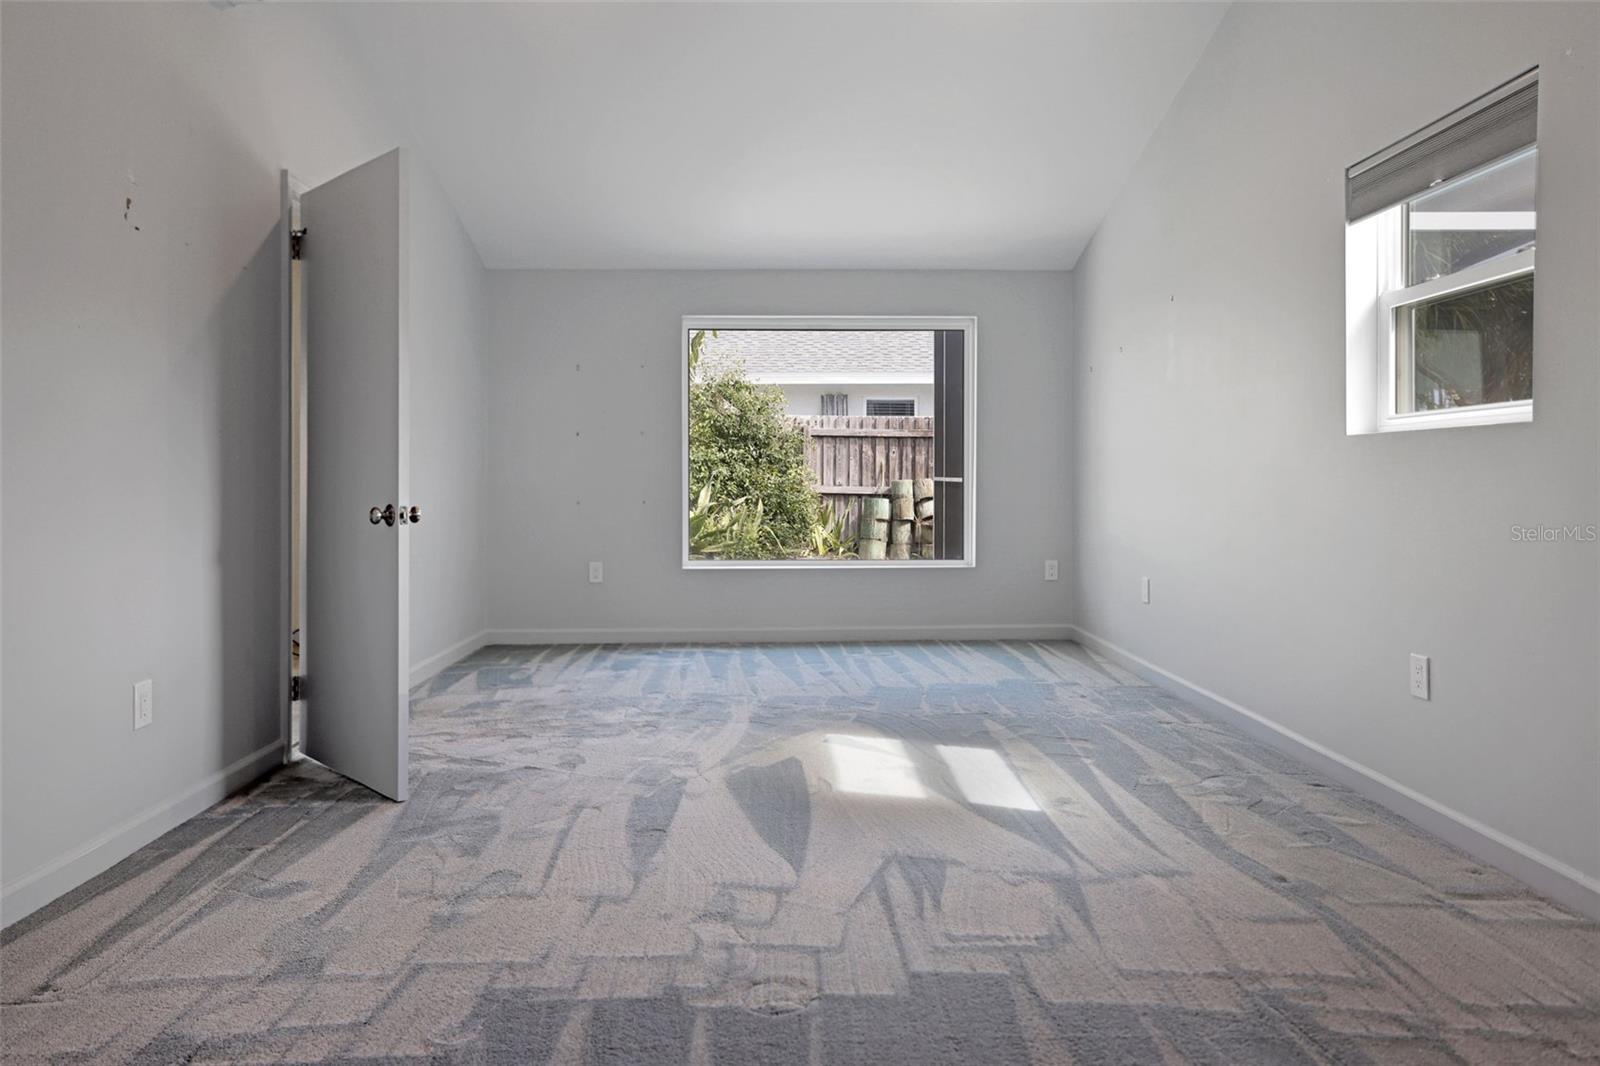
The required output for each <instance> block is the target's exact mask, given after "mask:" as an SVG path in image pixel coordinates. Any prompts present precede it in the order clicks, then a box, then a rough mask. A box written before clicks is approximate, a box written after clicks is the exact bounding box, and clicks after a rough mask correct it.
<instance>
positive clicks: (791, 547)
mask: <svg viewBox="0 0 1600 1066" xmlns="http://www.w3.org/2000/svg"><path fill="white" fill-rule="evenodd" d="M691 352H692V353H693V354H694V355H695V356H698V354H699V345H698V344H695V345H693V346H692V348H691ZM696 362H697V360H696ZM691 365H692V366H693V367H694V372H693V373H692V375H691V380H690V383H689V497H690V505H691V507H696V508H699V509H702V510H703V512H704V513H705V515H706V516H707V521H709V515H710V514H711V513H712V512H714V511H715V510H717V509H719V508H720V509H725V510H727V511H729V512H742V513H741V514H740V515H739V516H738V518H737V520H734V519H730V524H729V529H727V530H723V531H722V532H723V533H729V532H732V531H738V535H736V536H731V537H722V538H720V540H719V544H720V550H718V551H717V552H716V553H715V554H718V555H721V556H722V557H723V558H729V559H775V558H786V557H789V556H793V555H798V554H802V553H804V552H805V551H807V550H808V548H809V545H810V542H811V534H812V528H813V527H814V526H815V525H816V524H817V522H818V517H819V516H818V500H817V496H816V493H815V491H814V490H813V489H812V486H811V470H810V468H809V467H807V466H806V437H805V431H804V430H802V429H800V428H799V427H797V426H795V425H794V424H793V423H792V422H790V421H789V417H788V413H787V411H786V410H785V406H784V399H783V393H782V391H781V390H779V389H776V388H773V387H771V386H764V385H757V384H756V383H755V382H753V381H750V380H749V379H748V378H746V377H745V376H744V374H743V373H741V372H739V371H728V372H723V373H718V374H709V375H702V374H700V373H699V368H698V366H697V365H694V364H691ZM707 490H709V494H708V493H707ZM702 496H704V500H703V501H702ZM702 504H703V506H702ZM750 509H753V514H754V515H755V520H754V521H753V522H752V521H751V519H750V515H751V513H752V512H751V510H750ZM690 549H691V551H693V550H694V545H693V537H692V536H691V543H690ZM697 554H702V553H697ZM703 554H711V553H703Z"/></svg>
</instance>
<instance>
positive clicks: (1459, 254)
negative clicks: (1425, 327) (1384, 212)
mask: <svg viewBox="0 0 1600 1066" xmlns="http://www.w3.org/2000/svg"><path fill="white" fill-rule="evenodd" d="M1537 171H1538V153H1537V151H1536V150H1534V149H1531V148H1530V149H1528V150H1527V151H1525V152H1520V153H1518V154H1517V155H1514V156H1510V157H1508V158H1506V159H1503V160H1501V161H1500V162H1498V163H1495V164H1493V165H1491V166H1488V167H1485V168H1484V169H1482V170H1479V171H1475V172H1474V173H1472V174H1468V175H1465V176H1464V177H1460V178H1457V179H1455V180H1454V181H1451V182H1448V183H1446V184H1444V185H1441V186H1439V187H1438V188H1436V189H1430V190H1429V191H1428V192H1426V193H1423V194H1422V195H1421V196H1419V197H1417V198H1416V199H1414V200H1412V201H1411V202H1410V204H1409V205H1408V208H1409V210H1408V211H1407V212H1406V230H1407V237H1408V241H1407V249H1406V252H1407V255H1406V260H1407V269H1406V274H1407V276H1408V279H1409V280H1408V281H1407V284H1410V285H1415V284H1417V283H1419V282H1423V281H1427V280H1429V279H1430V278H1437V277H1441V276H1442V275H1445V274H1453V273H1455V272H1456V271H1458V270H1461V269H1462V268H1464V267H1469V266H1471V265H1472V264H1474V263H1481V262H1483V261H1484V260H1486V259H1492V258H1493V257H1495V256H1497V255H1504V254H1505V253H1507V252H1514V251H1516V250H1517V249H1519V248H1523V247H1527V246H1530V245H1532V244H1533V242H1534V229H1535V225H1534V223H1535V215H1534V200H1533V196H1534V185H1535V181H1536V177H1537Z"/></svg>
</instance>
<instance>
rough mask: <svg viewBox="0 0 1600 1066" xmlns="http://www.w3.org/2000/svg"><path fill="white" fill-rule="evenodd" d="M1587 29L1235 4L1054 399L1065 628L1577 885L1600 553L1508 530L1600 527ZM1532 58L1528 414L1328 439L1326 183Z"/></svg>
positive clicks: (1586, 805)
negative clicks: (1071, 594)
mask: <svg viewBox="0 0 1600 1066" xmlns="http://www.w3.org/2000/svg"><path fill="white" fill-rule="evenodd" d="M1597 42H1600V8H1597V7H1596V6H1594V5H1581V6H1580V5H1568V6H1551V7H1545V6H1541V5H1534V4H1517V5H1512V6H1510V7H1502V6H1486V5H1476V4H1475V5H1454V4H1440V5H1431V4H1430V5H1422V6H1418V7H1412V6H1406V7H1401V6H1396V5H1391V4H1374V5H1359V4H1358V5H1350V6H1343V5H1341V6H1319V5H1298V4H1287V5H1266V4H1240V5H1236V6H1235V7H1234V8H1232V9H1231V11H1230V12H1229V14H1228V15H1227V17H1226V19H1225V20H1224V22H1223V25H1222V27H1221V28H1220V29H1219V31H1218V33H1217V36H1216V38H1215V39H1214V41H1213V42H1212V45H1211V47H1210V50H1209V52H1208V53H1207V55H1206V56H1205V58H1204V59H1203V60H1202V61H1201V63H1200V65H1199V66H1198V68H1197V69H1196V71H1195V73H1194V75H1193V76H1192V77H1191V79H1190V81H1189V84H1188V85H1187V87H1186V88H1185V89H1184V91H1183V92H1182V93H1181V94H1180V96H1179V98H1178V100H1177V102H1176V104H1175V105H1174V107H1173V109H1172V111H1171V112H1170V113H1169V115H1168V116H1167V119H1166V121H1165V123H1164V125H1163V126H1162V128H1161V129H1160V131H1159V132H1158V133H1157V135H1156V136H1155V137H1154V139H1153V140H1152V143H1151V144H1150V146H1149V147H1148V148H1147V150H1146V154H1145V156H1144V158H1143V160H1142V161H1141V163H1140V165H1139V167H1138V168H1137V171H1136V173H1135V175H1134V177H1133V179H1132V181H1131V182H1130V183H1129V185H1128V186H1127V188H1126V189H1125V191H1124V192H1123V193H1122V195H1121V197H1120V198H1119V199H1118V201H1117V203H1116V206H1115V208H1114V209H1113V210H1112V212H1111V213H1110V215H1109V217H1108V218H1107V219H1106V221H1105V223H1104V224H1103V226H1102V227H1101V229H1100V231H1099V233H1098V234H1097V236H1096V237H1095V239H1094V241H1093V242H1092V244H1091V246H1090V248H1089V251H1088V253H1087V254H1086V256H1085V257H1084V258H1083V259H1082V260H1081V262H1080V263H1079V267H1078V269H1077V270H1076V271H1075V278H1076V286H1077V306H1078V308H1079V319H1078V343H1077V345H1076V351H1077V355H1076V374H1075V379H1074V387H1073V389H1072V392H1073V394H1074V397H1075V400H1076V404H1077V408H1076V418H1075V422H1076V443H1075V447H1074V454H1075V455H1076V456H1077V457H1078V477H1079V489H1078V493H1077V506H1076V507H1075V508H1074V513H1075V529H1076V545H1077V549H1078V558H1077V565H1076V567H1075V572H1076V574H1077V577H1078V580H1077V591H1076V595H1077V607H1078V618H1079V621H1080V622H1081V624H1082V626H1083V628H1084V629H1085V630H1086V631H1088V632H1089V633H1092V634H1095V635H1097V636H1099V637H1101V638H1103V639H1105V640H1108V641H1110V642H1112V643H1113V644H1115V645H1119V646H1121V647H1122V648H1124V649H1126V650H1128V651H1131V652H1133V653H1134V654H1136V655H1138V656H1142V657H1143V658H1145V659H1146V660H1148V661H1150V662H1152V663H1154V664H1156V665H1157V666H1159V667H1161V668H1163V669H1165V670H1167V671H1170V672H1171V673H1174V674H1176V675H1179V676H1180V677H1181V678H1184V679H1186V680H1188V681H1189V682H1191V683H1194V684H1196V685H1199V686H1202V687H1204V688H1206V689H1210V690H1212V691H1213V692H1215V693H1217V694H1219V695H1221V696H1223V697H1225V698H1227V699H1230V700H1232V701H1234V702H1236V703H1238V704H1241V705H1243V706H1244V707H1246V708H1248V709H1250V710H1252V711H1254V712H1256V713H1258V714H1260V715H1263V716H1265V717H1266V718H1268V719H1270V720H1272V721H1273V722H1274V723H1276V724H1277V725H1278V726H1281V727H1284V728H1287V729H1289V730H1292V731H1294V732H1296V733H1299V734H1301V735H1302V736H1304V737H1306V738H1308V739H1310V740H1311V741H1313V742H1315V743H1319V744H1321V745H1324V746H1325V747H1326V748H1328V749H1331V750H1332V751H1334V752H1336V753H1338V754H1339V755H1341V756H1343V757H1345V758H1347V759H1350V760H1354V761H1355V762H1357V763H1359V764H1362V765H1364V766H1365V767H1367V768H1369V769H1370V770H1372V771H1375V772H1376V773H1378V774H1381V775H1385V776H1387V777H1388V778H1391V779H1392V780H1393V781H1394V782H1396V783H1397V784H1398V785H1400V786H1401V787H1402V788H1403V789H1409V790H1412V791H1413V792H1415V793H1419V794H1421V796H1423V797H1425V798H1426V799H1427V800H1430V801H1432V802H1433V803H1434V804H1437V805H1442V806H1444V807H1447V808H1451V809H1453V810H1454V811H1455V812H1458V813H1459V814H1461V815H1464V816H1465V817H1466V818H1467V819H1472V820H1476V821H1478V822H1480V823H1483V825H1485V826H1487V827H1488V830H1489V831H1490V832H1491V833H1499V834H1503V835H1504V836H1505V837H1508V838H1510V839H1511V841H1512V842H1513V844H1514V845H1516V846H1517V847H1519V848H1520V849H1521V850H1523V851H1524V852H1527V853H1531V854H1534V855H1535V856H1536V857H1538V858H1539V859H1540V860H1541V861H1543V862H1545V864H1546V865H1547V866H1551V867H1552V868H1560V867H1561V864H1566V866H1568V867H1571V868H1575V869H1576V870H1577V871H1580V872H1581V874H1582V875H1587V876H1588V877H1589V878H1591V879H1592V878H1593V877H1594V876H1595V875H1596V874H1597V873H1600V773H1597V769H1600V736H1597V730H1600V691H1597V677H1596V648H1597V646H1600V619H1597V609H1600V608H1597V603H1600V601H1597V596H1596V591H1597V587H1600V585H1597V583H1600V569H1597V550H1596V545H1594V544H1592V543H1588V544H1584V543H1565V544H1528V543H1517V542H1514V541H1513V539H1512V534H1511V527H1512V525H1514V524H1524V525H1535V524H1539V523H1545V524H1549V525H1566V524H1574V523H1576V524H1586V523H1592V522H1596V521H1597V519H1600V515H1597V487H1600V440H1597V433H1596V411H1597V371H1596V340H1595V338H1596V336H1597V335H1600V329H1597V327H1600V320H1597V315H1596V299H1595V294H1596V293H1597V292H1600V267H1597V247H1600V243H1597V215H1596V207H1597V205H1596V199H1595V189H1596V187H1597V185H1600V173H1597V166H1596V164H1597V160H1600V151H1597V148H1600V145H1597V141H1596V134H1597V124H1596V114H1597V113H1600V111H1597V98H1596V97H1597V94H1596V87H1597V85H1600V76H1597V75H1600V71H1597V67H1596V47H1597ZM1535 63H1538V64H1541V65H1542V68H1543V73H1542V81H1541V100H1540V116H1539V117H1540V128H1541V134H1540V165H1539V180H1540V189H1539V205H1538V206H1539V215H1540V220H1539V221H1540V226H1539V276H1538V282H1537V284H1538V311H1537V323H1536V329H1537V333H1536V337H1535V351H1536V355H1535V359H1536V370H1535V382H1534V390H1535V395H1534V403H1535V420H1534V422H1533V423H1532V424H1531V425H1513V426H1492V427H1481V428H1466V429H1452V430H1438V431H1427V432H1414V433H1396V434H1384V435H1376V436H1366V437H1346V436H1345V433H1344V424H1345V423H1344V337H1343V330H1344V318H1343V315H1344V291H1343V290H1344V263H1343V258H1344V253H1343V225H1344V223H1343V216H1342V199H1341V197H1342V171H1343V168H1344V167H1345V166H1346V165H1347V164H1349V163H1352V162H1354V161H1355V160H1357V159H1359V158H1361V157H1362V156H1365V155H1367V154H1368V153H1370V152H1372V151H1375V150H1376V149H1378V148H1380V147H1382V146H1384V145H1386V144H1388V143H1389V142H1390V141H1393V140H1394V139H1396V138H1397V137H1400V136H1402V135H1404V134H1406V133H1408V132H1409V131H1411V130H1412V129H1414V128H1416V127H1418V126H1421V125H1423V124H1424V123H1426V122H1428V121H1430V120H1432V119H1434V118H1436V117H1438V116H1439V115H1442V114H1444V113H1445V112H1447V111H1449V110H1451V109H1452V108H1454V107H1456V106H1458V105H1460V104H1462V103H1465V102H1466V101H1467V100H1469V99H1471V98H1472V97H1473V96H1475V95H1477V94H1478V93H1481V92H1483V91H1485V90H1487V89H1489V88H1491V87H1492V86H1494V85H1496V84H1498V83H1499V82H1500V81H1502V80H1504V79H1506V78H1508V77H1510V76H1511V75H1513V74H1516V73H1518V72H1520V71H1522V70H1524V69H1526V68H1527V67H1529V66H1532V65H1533V64H1535ZM1146 575H1148V576H1149V577H1150V578H1151V579H1152V582H1153V585H1152V592H1153V596H1152V603H1151V604H1150V605H1149V606H1141V604H1140V602H1139V580H1140V578H1141V577H1142V576H1146ZM1410 652H1421V653H1423V654H1427V655H1431V656H1432V657H1433V670H1434V673H1433V699H1432V701H1431V702H1426V703H1424V702H1420V701H1418V700H1414V699H1412V698H1411V697H1410V696H1409V695H1408V694H1407V672H1406V671H1407V655H1408V654H1409V653H1410ZM1590 884H1591V885H1593V884H1594V882H1593V881H1592V880H1591V882H1590Z"/></svg>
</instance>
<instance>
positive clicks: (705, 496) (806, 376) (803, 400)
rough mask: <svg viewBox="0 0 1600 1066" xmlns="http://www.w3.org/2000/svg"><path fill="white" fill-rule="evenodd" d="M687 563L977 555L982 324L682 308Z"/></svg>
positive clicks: (822, 562)
mask: <svg viewBox="0 0 1600 1066" xmlns="http://www.w3.org/2000/svg"><path fill="white" fill-rule="evenodd" d="M682 342H683V362H684V367H683V369H684V378H683V382H684V395H683V445H682V446H683V482H684V484H683V491H684V503H685V515H684V525H683V561H684V565H685V567H688V568H692V569H697V568H749V569H754V568H772V567H776V568H816V567H829V566H837V567H894V568H913V567H950V566H971V565H973V562H974V548H975V545H974V543H973V542H974V514H975V512H974V510H973V500H974V485H973V472H974V466H975V439H976V438H975V435H974V432H973V430H974V425H973V423H974V412H975V411H976V402H975V401H976V394H975V385H976V381H975V368H976V365H977V323H976V320H975V319H973V318H971V317H951V318H943V317H937V318H900V317H876V316H875V317H860V318H793V317H728V316H693V315H691V316H687V317H685V318H684V320H683V336H682Z"/></svg>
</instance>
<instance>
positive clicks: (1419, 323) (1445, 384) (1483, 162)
mask: <svg viewBox="0 0 1600 1066" xmlns="http://www.w3.org/2000/svg"><path fill="white" fill-rule="evenodd" d="M1538 105H1539V81H1538V71H1537V70H1534V71H1529V72H1528V73H1527V74H1524V75H1522V76H1521V77H1518V78H1514V79H1513V80H1512V81H1510V82H1507V83H1506V84H1505V85H1502V86H1500V87H1499V88H1497V89H1495V90H1493V91H1491V92H1489V93H1487V94H1485V95H1484V96H1482V97H1480V98H1479V99H1478V100H1475V101H1473V102H1472V103H1471V104H1468V105H1467V106H1466V107H1464V108H1461V109H1460V110H1458V111H1456V112H1454V113H1452V114H1450V115H1447V116H1445V118H1443V119H1440V120H1439V121H1438V122H1435V123H1433V124H1431V125H1429V126H1427V127H1425V128H1424V129H1422V130H1419V131H1418V132H1416V133H1414V134H1412V135H1411V136H1410V137H1407V138H1405V139H1403V140H1401V141H1399V142H1397V143H1396V144H1394V145H1391V146H1390V147H1389V148H1386V149H1384V150H1383V151H1382V152H1379V153H1377V154H1376V155H1374V156H1372V157H1370V158H1369V159H1366V160H1363V161H1362V162H1361V163H1358V164H1356V165H1355V166H1353V167H1351V168H1349V170H1348V171H1347V172H1346V175H1345V196H1346V217H1347V223H1348V225H1347V227H1346V230H1345V307H1346V327H1347V328H1346V390H1347V395H1346V410H1347V417H1346V429H1347V431H1348V432H1350V433H1370V432H1374V431H1383V430H1396V429H1427V428H1431V427H1435V426H1450V425H1454V426H1461V425H1483V424H1489V423H1496V422H1526V421H1529V420H1530V419H1532V417H1533V306H1534V300H1533V296H1534V249H1535V237H1536V234H1537V225H1536V222H1537V216H1536V214H1535V191H1536V188H1537V184H1538V158H1539V156H1538V147H1537V144H1536V141H1535V138H1536V134H1537V123H1538Z"/></svg>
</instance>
